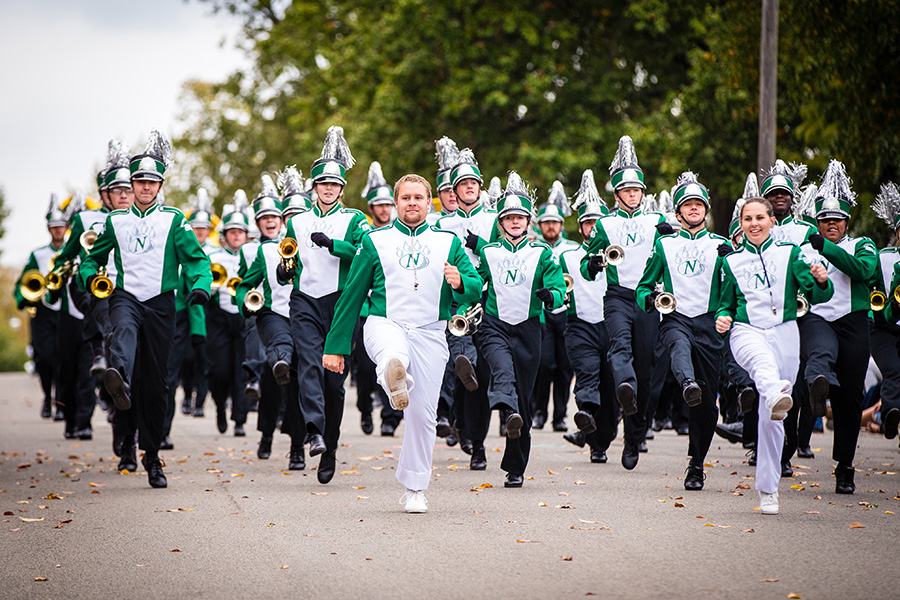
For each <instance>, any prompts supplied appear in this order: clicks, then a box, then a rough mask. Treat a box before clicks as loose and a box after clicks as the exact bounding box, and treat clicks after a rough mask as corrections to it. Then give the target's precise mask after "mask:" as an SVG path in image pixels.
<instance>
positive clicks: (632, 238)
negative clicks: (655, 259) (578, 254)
mask: <svg viewBox="0 0 900 600" xmlns="http://www.w3.org/2000/svg"><path fill="white" fill-rule="evenodd" d="M665 222H666V217H665V216H664V215H661V214H659V213H654V212H650V213H645V212H643V211H641V210H636V211H634V212H633V213H631V214H630V215H629V214H628V213H627V212H626V211H624V210H622V209H619V210H617V211H616V212H614V213H612V214H610V215H608V216H606V217H603V218H601V219H597V223H596V225H595V226H594V232H593V233H592V234H591V240H590V245H589V246H588V251H587V254H588V255H589V256H593V255H595V254H598V253H599V252H600V251H601V250H606V248H608V247H609V246H610V245H612V244H616V245H618V246H621V247H622V249H623V250H625V257H624V259H623V260H622V263H621V264H619V265H618V266H612V265H608V266H607V267H606V269H605V270H606V281H607V283H608V284H609V285H618V286H622V287H624V288H627V289H630V290H633V289H635V288H636V287H637V284H638V282H639V281H640V279H641V275H643V273H644V266H645V265H646V264H647V259H648V258H650V254H651V253H652V252H653V244H654V243H655V242H656V240H657V239H658V238H659V233H658V232H657V231H656V226H657V225H659V224H660V223H665ZM582 274H583V275H584V276H585V277H587V278H588V279H590V277H588V272H587V260H585V261H583V262H582Z"/></svg>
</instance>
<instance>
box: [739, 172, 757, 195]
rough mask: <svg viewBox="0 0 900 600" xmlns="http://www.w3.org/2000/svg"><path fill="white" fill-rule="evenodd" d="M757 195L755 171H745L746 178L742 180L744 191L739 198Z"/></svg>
mask: <svg viewBox="0 0 900 600" xmlns="http://www.w3.org/2000/svg"><path fill="white" fill-rule="evenodd" d="M757 197H759V178H758V177H757V176H756V174H755V173H747V180H746V181H744V193H743V194H742V195H741V198H744V199H746V198H757Z"/></svg>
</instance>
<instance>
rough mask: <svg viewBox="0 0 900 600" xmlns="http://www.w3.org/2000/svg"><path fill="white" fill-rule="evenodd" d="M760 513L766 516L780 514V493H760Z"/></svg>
mask: <svg viewBox="0 0 900 600" xmlns="http://www.w3.org/2000/svg"><path fill="white" fill-rule="evenodd" d="M759 512H761V513H762V514H764V515H777V514H778V492H774V493H772V494H767V493H765V492H760V493H759Z"/></svg>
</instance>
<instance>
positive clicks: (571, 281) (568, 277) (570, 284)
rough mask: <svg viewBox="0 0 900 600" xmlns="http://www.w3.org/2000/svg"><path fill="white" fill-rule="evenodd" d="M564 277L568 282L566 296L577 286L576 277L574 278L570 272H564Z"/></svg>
mask: <svg viewBox="0 0 900 600" xmlns="http://www.w3.org/2000/svg"><path fill="white" fill-rule="evenodd" d="M563 279H564V280H565V282H566V296H568V295H569V294H571V293H572V290H573V289H574V288H575V279H573V278H572V276H571V275H569V274H568V273H563Z"/></svg>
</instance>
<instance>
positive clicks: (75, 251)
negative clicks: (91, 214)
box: [56, 213, 84, 264]
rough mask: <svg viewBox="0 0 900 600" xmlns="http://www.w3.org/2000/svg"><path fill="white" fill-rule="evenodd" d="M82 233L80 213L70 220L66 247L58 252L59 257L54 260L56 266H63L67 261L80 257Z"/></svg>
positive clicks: (82, 222) (82, 223)
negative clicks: (70, 224) (70, 225)
mask: <svg viewBox="0 0 900 600" xmlns="http://www.w3.org/2000/svg"><path fill="white" fill-rule="evenodd" d="M82 233H84V221H82V220H81V213H79V214H77V215H75V218H73V219H72V228H71V229H70V230H69V239H68V240H66V245H65V246H63V247H62V250H60V251H59V257H58V258H57V259H56V262H57V263H58V264H63V263H64V262H66V261H67V260H75V258H76V257H78V256H80V255H81V251H82V247H81V234H82Z"/></svg>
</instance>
